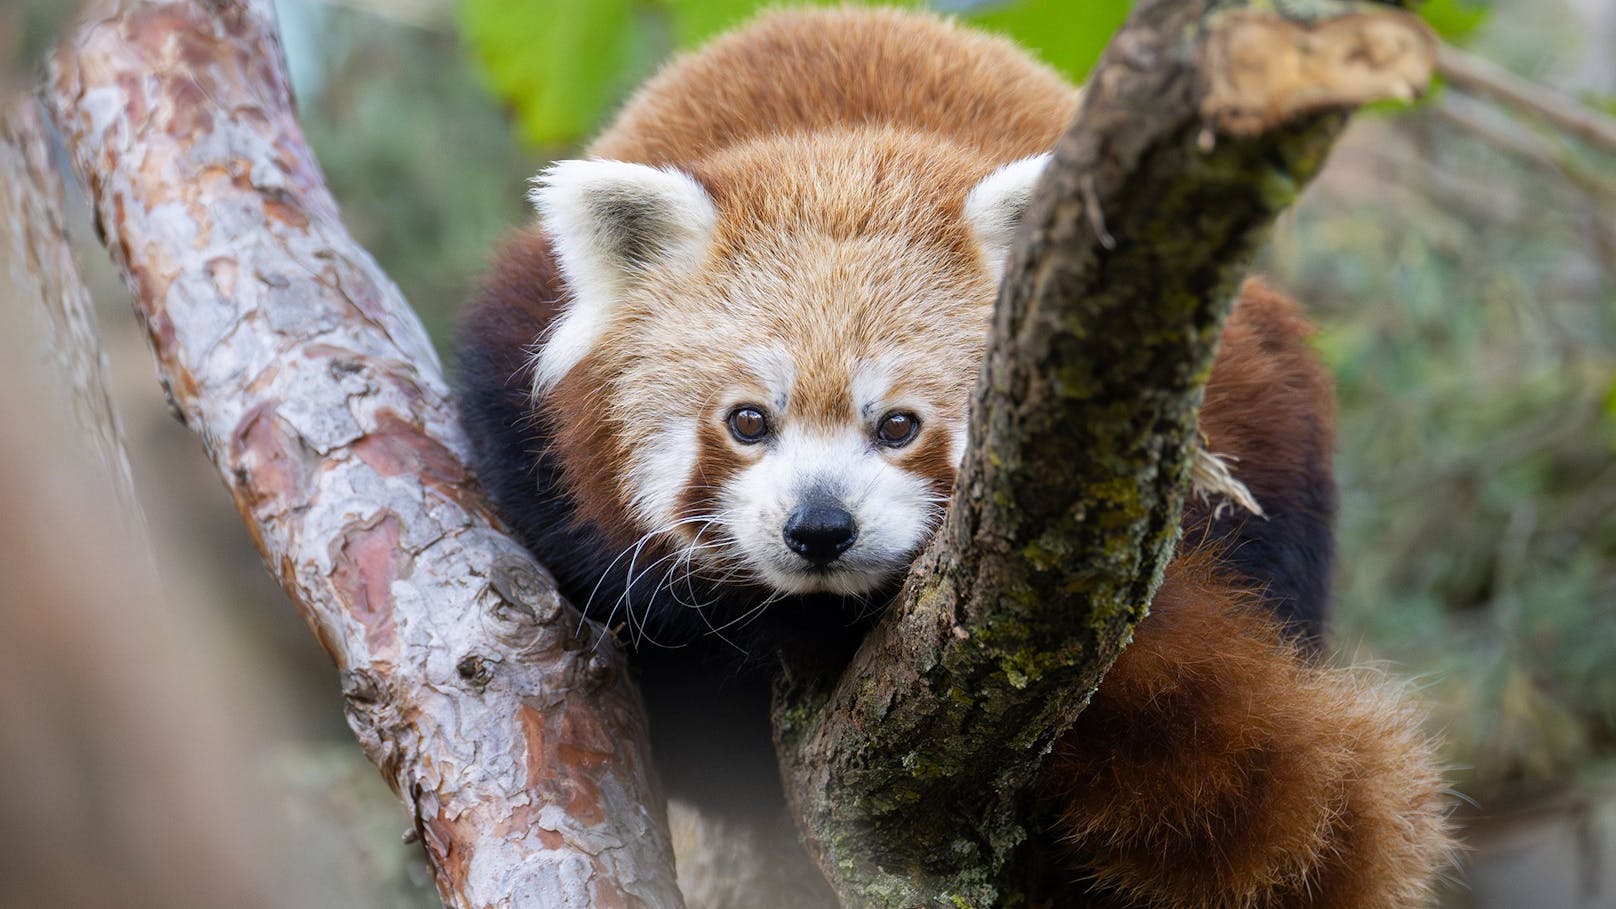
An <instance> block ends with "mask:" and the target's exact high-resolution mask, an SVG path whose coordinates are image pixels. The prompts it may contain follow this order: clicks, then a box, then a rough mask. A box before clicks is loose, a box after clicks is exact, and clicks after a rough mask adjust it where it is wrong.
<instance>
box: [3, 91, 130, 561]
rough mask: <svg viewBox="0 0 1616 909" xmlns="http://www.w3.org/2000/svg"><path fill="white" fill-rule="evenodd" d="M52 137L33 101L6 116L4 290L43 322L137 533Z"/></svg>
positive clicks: (19, 101) (17, 104)
mask: <svg viewBox="0 0 1616 909" xmlns="http://www.w3.org/2000/svg"><path fill="white" fill-rule="evenodd" d="M47 135H48V132H47V129H46V124H45V120H44V117H43V116H42V113H41V111H40V108H39V104H38V102H37V101H35V100H34V99H33V98H31V97H19V98H15V99H13V100H12V102H11V104H10V106H9V107H6V108H5V109H3V110H0V257H3V260H4V264H5V270H6V274H5V276H4V277H5V285H4V286H5V287H6V288H7V289H8V291H9V292H10V293H11V294H12V295H13V300H14V301H15V302H16V303H18V304H19V305H22V304H23V303H25V302H32V301H38V302H39V303H40V304H41V305H40V306H38V307H37V308H36V307H30V312H37V313H39V314H41V315H43V316H44V323H45V334H46V338H45V340H46V346H47V351H48V354H49V355H50V356H51V357H53V358H54V359H55V361H56V367H57V369H56V374H57V375H58V376H61V377H62V378H64V379H66V380H67V390H68V395H67V397H68V399H69V403H70V406H71V407H72V408H73V416H74V418H75V420H76V421H77V423H78V426H79V428H80V429H81V430H83V432H84V434H85V437H86V439H87V441H88V443H89V447H90V449H91V450H93V451H94V452H95V455H96V457H97V458H99V459H100V461H101V464H102V466H104V467H105V468H106V470H107V474H108V476H109V477H110V478H111V480H112V486H113V489H114V490H115V492H116V493H117V495H118V497H119V498H120V499H121V500H122V504H123V506H124V507H123V514H124V515H125V516H126V517H128V518H129V519H130V521H131V522H132V523H133V524H134V525H135V526H134V527H132V528H131V529H134V530H137V531H138V530H139V529H140V528H139V525H140V523H141V520H140V517H139V514H140V512H139V507H138V505H137V504H136V502H135V495H134V480H133V479H132V478H131V474H130V471H129V457H128V455H127V454H126V452H125V449H124V443H123V431H122V429H121V427H120V426H119V424H118V414H117V411H116V410H115V409H114V408H113V406H112V399H111V397H110V396H109V395H108V392H107V380H106V373H107V365H106V356H105V355H104V353H103V352H102V350H101V342H100V338H99V337H98V335H97V332H96V327H95V312H94V308H93V304H92V303H91V301H90V291H89V289H88V288H86V287H85V286H84V279H83V278H82V277H81V276H80V275H79V269H78V264H77V263H75V262H74V261H73V251H72V247H71V246H70V245H69V243H68V240H67V229H66V227H65V225H64V224H63V221H62V210H63V203H62V182H61V180H60V179H59V178H58V176H57V174H56V172H55V170H54V169H53V168H52V167H51V162H50V149H49V146H48V143H47V139H46V137H47Z"/></svg>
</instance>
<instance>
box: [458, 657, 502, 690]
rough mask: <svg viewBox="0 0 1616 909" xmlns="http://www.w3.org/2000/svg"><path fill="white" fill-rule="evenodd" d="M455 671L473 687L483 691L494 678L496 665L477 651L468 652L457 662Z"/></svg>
mask: <svg viewBox="0 0 1616 909" xmlns="http://www.w3.org/2000/svg"><path fill="white" fill-rule="evenodd" d="M455 672H456V673H458V674H459V676H460V678H462V679H464V680H465V681H466V683H467V684H469V685H470V686H471V687H473V688H475V689H477V690H478V691H481V690H482V689H484V688H487V687H488V684H489V683H490V682H492V681H493V680H494V667H493V666H492V665H490V664H489V662H488V661H487V660H485V659H483V658H482V657H481V656H478V655H477V654H475V653H468V654H466V655H465V656H463V657H461V658H460V662H458V663H456V664H455Z"/></svg>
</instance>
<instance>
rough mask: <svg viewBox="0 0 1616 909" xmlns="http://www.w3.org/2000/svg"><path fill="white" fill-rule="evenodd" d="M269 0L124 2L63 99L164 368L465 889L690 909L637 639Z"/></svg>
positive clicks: (389, 773) (361, 719)
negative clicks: (351, 171) (357, 172)
mask: <svg viewBox="0 0 1616 909" xmlns="http://www.w3.org/2000/svg"><path fill="white" fill-rule="evenodd" d="M273 23H274V10H273V8H272V6H271V5H270V3H269V2H268V0H209V2H132V0H131V2H124V3H120V4H116V5H103V6H101V7H98V8H97V9H96V10H94V11H93V12H92V13H91V14H90V19H89V21H88V24H87V25H86V27H85V28H84V30H83V31H81V32H80V33H79V34H78V35H77V36H76V37H75V38H74V39H73V40H72V41H71V42H70V44H68V45H67V46H65V47H64V48H63V49H62V50H61V51H60V52H59V54H58V55H57V57H56V58H55V60H54V62H53V65H52V71H51V77H50V80H51V81H50V84H49V86H48V95H49V99H50V102H51V104H52V106H53V108H54V113H55V115H56V118H57V122H58V124H59V125H60V127H61V128H62V130H63V132H64V134H65V135H66V137H67V140H68V143H69V145H70V147H71V149H72V151H73V153H74V156H75V159H76V162H77V164H78V167H79V169H80V170H81V172H82V173H83V175H84V177H85V179H86V182H87V183H88V184H89V186H90V189H91V192H92V195H93V198H94V201H95V205H96V214H97V221H98V224H99V227H100V229H101V231H102V232H103V234H104V236H105V239H106V242H107V245H108V247H109V248H110V249H111V251H112V254H113V258H114V260H115V262H116V263H117V265H118V266H119V268H120V269H121V270H122V271H123V273H124V275H125V277H126V279H127V281H128V284H129V286H130V288H131V290H132V291H133V293H134V297H135V304H136V310H137V312H138V313H139V315H140V317H141V318H142V320H143V322H144V324H145V326H146V327H147V330H148V333H149V337H150V340H151V343H152V346H153V349H154V351H155V353H156V356H157V359H158V363H159V366H160V371H161V374H162V377H163V381H164V383H165V384H166V386H167V388H168V390H169V393H170V394H171V396H172V398H173V400H174V402H175V404H176V407H177V409H178V412H179V413H180V414H181V415H182V417H183V419H184V420H185V422H186V423H187V425H189V426H190V427H191V428H192V429H194V430H195V431H196V432H197V433H198V434H199V435H200V436H201V437H202V440H203V442H204V444H205V445H206V447H207V450H208V453H209V455H210V456H211V457H212V459H213V461H214V463H215V464H216V465H217V466H218V468H219V472H220V475H221V476H222V477H223V478H224V481H225V483H226V485H227V486H228V487H229V488H230V491H231V493H232V494H233V495H234V496H235V499H236V502H237V505H238V507H239V508H240V510H241V513H242V516H243V517H244V518H245V519H246V521H247V523H248V526H249V527H250V528H251V530H252V533H253V535H254V538H255V539H256V540H257V542H258V545H259V547H260V549H261V551H262V552H263V555H264V558H265V560H266V562H267V563H268V564H269V567H270V568H271V570H272V571H273V572H274V573H275V574H276V576H277V577H278V578H279V579H280V581H281V583H282V584H283V586H284V587H285V588H286V590H287V591H288V592H289V593H290V594H291V596H292V598H293V600H294V601H295V602H296V603H297V605H298V608H299V609H300V610H301V611H302V614H303V615H304V617H305V618H306V619H307V620H308V622H309V624H310V626H311V627H312V628H313V630H314V632H315V633H316V635H318V637H319V639H320V642H321V643H322V645H324V647H325V648H326V650H327V651H329V652H330V654H331V656H332V659H333V660H334V661H335V662H336V664H337V666H338V668H339V669H340V671H341V678H342V688H343V694H344V696H345V698H346V701H347V708H348V716H349V720H350V724H351V725H352V727H353V729H354V732H355V733H356V735H357V736H358V737H359V739H360V741H361V743H362V744H363V745H364V747H365V750H366V752H367V754H368V755H369V756H370V758H371V760H373V761H374V762H375V763H376V765H377V766H378V767H380V768H381V770H382V772H383V774H384V775H385V777H386V778H387V780H388V781H389V782H390V783H391V784H392V786H393V787H394V789H395V791H397V792H398V794H399V795H400V797H401V798H403V799H404V800H405V802H406V803H407V805H408V806H409V807H410V810H411V811H412V812H413V814H414V818H415V823H416V827H417V831H418V832H419V834H420V837H421V840H422V842H423V843H424V845H425V848H426V851H427V853H428V856H429V858H430V861H431V864H432V868H433V870H434V873H435V875H436V877H437V882H438V887H439V891H440V893H441V895H442V897H443V899H444V902H445V903H446V904H449V905H453V906H465V907H473V906H475V907H484V906H547V907H548V906H576V907H642V906H643V907H654V909H664V907H676V906H678V905H680V899H679V895H678V893H677V890H676V888H675V886H674V884H673V880H674V878H673V869H672V860H671V852H670V850H669V847H668V839H667V825H666V822H665V819H664V817H663V810H662V807H661V800H660V798H659V796H658V794H657V793H656V791H655V786H654V777H653V774H652V772H651V769H650V766H649V763H648V759H647V746H646V740H645V735H644V728H645V727H644V719H643V716H642V710H641V707H640V705H639V702H638V697H637V695H636V693H635V692H634V690H633V687H632V685H631V684H630V682H629V680H628V678H627V676H626V674H625V673H624V671H623V665H624V664H623V660H622V655H621V654H620V653H619V651H618V650H617V648H616V647H615V645H614V644H613V643H612V642H611V641H610V640H609V639H603V637H602V636H601V635H600V634H599V633H598V632H597V631H596V629H594V628H593V626H590V625H588V624H584V623H582V622H581V620H580V617H579V615H578V614H577V613H576V612H575V611H574V610H573V609H572V608H571V607H570V606H568V605H567V604H565V603H563V602H562V601H561V600H560V599H559V598H558V597H557V595H556V593H555V592H554V588H553V586H552V584H551V582H550V579H549V577H548V576H547V575H546V573H545V572H544V570H543V569H542V568H540V567H539V566H538V565H536V564H535V563H534V562H533V560H532V558H531V556H529V555H528V554H527V553H526V552H525V551H524V550H523V549H522V547H521V546H520V545H519V544H517V543H516V542H514V541H513V540H511V539H510V538H509V537H507V536H506V535H505V534H504V533H502V532H501V530H500V529H499V527H498V526H497V525H496V523H495V521H494V519H493V518H492V516H491V515H490V514H489V512H488V510H487V507H486V505H485V504H484V502H483V500H482V498H481V496H480V494H479V493H478V492H477V490H476V486H475V483H474V482H473V481H472V479H471V477H470V476H469V474H468V473H467V470H466V467H465V459H466V446H465V442H464V440H463V438H462V436H461V433H460V430H459V428H458V426H457V424H456V421H455V418H454V413H453V410H452V407H451V404H450V398H449V392H448V389H447V387H446V386H445V383H444V381H443V378H442V376H441V374H440V369H439V366H438V361H437V357H436V354H435V353H434V352H433V350H432V347H431V345H430V343H429V342H428V340H427V337H426V335H425V334H424V332H423V331H422V330H421V327H420V325H419V324H418V323H417V321H416V320H415V317H414V315H413V314H412V313H411V311H410V310H409V308H408V306H407V305H406V304H405V303H404V301H403V300H402V299H401V298H400V296H399V294H398V291H397V289H396V288H395V287H394V286H393V285H392V284H391V283H390V282H389V281H388V280H387V278H386V277H385V276H384V275H383V274H382V273H381V271H380V270H379V269H378V268H377V267H376V265H375V263H374V262H373V261H372V260H371V259H370V257H369V256H368V255H366V254H365V252H364V251H363V250H362V249H360V248H359V247H358V246H357V245H356V244H355V243H354V242H353V240H352V239H351V238H350V237H349V236H348V234H347V233H346V231H345V230H344V229H343V227H342V225H341V223H340V221H339V219H338V217H337V210H336V205H335V203H334V201H333V200H332V198H331V196H330V194H329V192H328V191H327V190H326V189H325V187H324V185H323V183H322V181H321V178H320V175H319V171H318V169H317V167H316V164H315V162H314V160H313V157H312V156H311V154H310V152H309V150H308V148H307V145H306V143H305V141H304V139H303V136H302V134H301V132H300V131H299V129H298V127H297V124H296V122H295V119H294V116H293V105H292V99H291V94H290V90H289V88H288V85H287V81H286V75H285V72H284V68H283V66H282V63H281V54H280V49H279V45H278V41H277V38H276V35H275V32H274V28H273Z"/></svg>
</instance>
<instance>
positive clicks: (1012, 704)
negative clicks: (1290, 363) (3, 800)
mask: <svg viewBox="0 0 1616 909" xmlns="http://www.w3.org/2000/svg"><path fill="white" fill-rule="evenodd" d="M1240 6H1241V4H1234V3H1210V2H1184V0H1146V2H1142V3H1140V4H1138V5H1137V6H1136V8H1135V11H1134V13H1133V16H1132V18H1131V19H1130V20H1129V22H1128V24H1127V25H1126V26H1125V27H1124V29H1123V30H1122V31H1121V32H1120V33H1119V34H1118V35H1117V36H1116V37H1115V38H1114V39H1113V40H1112V42H1111V45H1110V48H1109V49H1108V50H1107V52H1106V54H1105V57H1104V58H1103V59H1102V61H1101V63H1100V65H1099V67H1098V69H1097V70H1096V71H1095V74H1094V76H1093V78H1092V80H1091V81H1090V84H1089V88H1088V90H1087V92H1086V97H1085V100H1084V104H1083V107H1082V109H1081V111H1080V113H1079V115H1078V119H1077V122H1076V123H1075V124H1074V125H1073V127H1072V129H1071V130H1070V132H1068V134H1067V135H1066V137H1065V138H1064V139H1063V140H1062V142H1061V143H1060V145H1059V147H1058V148H1057V150H1056V163H1055V165H1054V166H1052V167H1051V168H1050V170H1049V172H1048V174H1047V175H1046V176H1045V178H1044V182H1043V185H1042V186H1041V188H1040V189H1039V190H1038V192H1037V193H1036V194H1035V201H1034V203H1033V205H1032V208H1031V210H1030V211H1029V213H1028V215H1027V219H1026V221H1027V223H1026V224H1025V225H1024V226H1023V228H1022V231H1023V233H1022V236H1021V239H1020V241H1019V243H1018V249H1017V252H1016V253H1015V254H1014V256H1013V258H1012V262H1011V265H1010V268H1009V270H1008V273H1007V279H1006V281H1005V284H1004V287H1003V290H1002V292H1001V296H1000V299H999V304H998V309H997V314H996V319H995V323H994V329H993V337H992V339H991V341H990V346H989V350H988V355H987V360H986V362H985V364H984V367H983V371H982V379H981V383H980V385H979V388H978V391H977V400H976V408H975V415H974V416H973V420H972V431H971V445H970V448H969V454H968V455H967V456H966V463H965V469H964V472H963V474H962V478H961V482H960V487H959V489H958V490H957V492H956V496H955V499H954V502H953V506H952V509H951V512H950V514H949V516H948V519H947V520H946V522H945V524H944V526H943V529H942V530H941V531H940V532H939V534H938V536H937V539H936V540H935V541H934V544H933V545H932V547H931V548H930V550H929V551H928V552H927V553H926V554H925V555H924V556H923V557H922V559H921V560H920V562H919V563H918V564H917V566H916V568H915V570H914V571H913V572H912V573H911V575H910V578H909V583H908V585H907V587H906V588H905V593H904V595H903V596H902V597H901V599H900V602H899V603H898V604H897V605H896V606H895V607H894V608H893V609H892V611H891V612H890V613H889V614H888V615H887V616H886V618H885V619H884V620H883V621H882V623H881V624H880V625H879V626H878V627H877V628H876V630H875V631H874V632H873V633H872V634H871V635H870V636H869V638H868V639H867V640H866V641H865V643H864V646H863V648H862V649H861V650H860V652H859V653H858V655H857V656H856V658H855V659H854V661H853V663H852V665H851V666H850V667H848V668H847V670H846V671H845V672H843V673H842V674H841V675H840V677H839V678H837V679H824V678H819V677H815V676H812V675H807V674H803V673H801V672H799V674H798V675H797V676H796V677H795V678H793V679H792V680H791V684H790V686H789V687H788V688H787V689H786V690H785V691H784V692H783V693H782V695H781V697H780V699H779V700H778V702H777V706H776V716H775V720H776V730H777V737H778V739H779V742H780V747H781V756H782V762H783V764H784V766H785V770H786V776H787V788H788V790H789V791H790V792H791V793H792V796H793V799H794V809H795V812H796V815H797V819H798V824H799V827H800V829H802V830H803V831H805V832H806V834H807V836H808V838H809V839H810V845H811V846H812V848H813V850H814V851H815V853H816V857H817V859H818V862H819V865H820V867H821V869H822V870H824V872H825V873H826V875H827V877H829V878H830V879H831V881H832V882H833V884H834V885H835V886H836V888H837V890H838V892H839V893H840V895H841V898H842V900H843V902H844V903H845V904H848V905H857V906H883V907H909V906H921V905H923V906H934V905H941V906H956V905H971V906H985V905H993V904H996V902H997V901H998V900H999V899H1001V898H1003V897H1004V896H1005V895H1006V894H1010V893H1015V892H1019V890H1020V889H1021V888H1020V886H1019V882H1018V880H1017V878H1018V875H1019V873H1020V871H1021V869H1018V868H1017V866H1016V861H1017V848H1018V846H1020V845H1021V844H1022V842H1023V841H1024V840H1025V839H1026V837H1027V835H1028V829H1027V828H1028V824H1029V814H1028V811H1027V807H1026V800H1027V797H1028V789H1029V785H1030V783H1031V782H1032V780H1033V778H1034V776H1035V774H1036V773H1037V771H1038V769H1039V767H1040V766H1041V763H1042V759H1043V757H1044V756H1045V754H1046V753H1047V752H1048V751H1049V749H1050V747H1051V744H1052V743H1053V741H1054V739H1055V737H1056V736H1057V735H1058V734H1059V733H1060V732H1062V731H1063V730H1065V729H1066V728H1067V727H1068V726H1069V725H1070V724H1071V722H1072V720H1073V719H1074V718H1075V717H1076V716H1077V714H1078V712H1079V711H1080V710H1081V709H1082V707H1083V705H1084V704H1085V703H1086V701H1087V698H1088V695H1089V693H1090V692H1092V691H1093V689H1094V687H1095V686H1096V685H1097V684H1098V683H1099V681H1100V679H1101V677H1102V675H1103V674H1104V672H1105V670H1106V669H1107V668H1108V667H1109V666H1110V664H1111V662H1112V661H1113V660H1114V659H1115V657H1116V655H1117V653H1118V652H1119V650H1120V648H1121V647H1122V646H1123V644H1124V643H1125V642H1126V641H1127V639H1128V637H1129V635H1130V633H1131V629H1132V627H1133V625H1134V624H1135V623H1136V622H1137V621H1138V620H1139V619H1140V618H1141V617H1142V615H1143V612H1144V609H1145V606H1146V604H1147V603H1148V602H1149V600H1150V597H1151V595H1152V592H1153V590H1154V587H1155V584H1156V583H1157V582H1158V580H1159V578H1160V575H1161V571H1162V569H1163V567H1164V566H1165V565H1166V562H1167V560H1168V558H1169V557H1170V555H1171V553H1172V550H1173V545H1174V542H1175V539H1176V535H1177V532H1178V523H1179V515H1180V510H1181V505H1182V497H1183V494H1184V490H1185V487H1186V485H1187V484H1186V480H1187V476H1188V471H1189V468H1190V465H1191V460H1192V457H1191V456H1192V452H1193V449H1194V444H1193V443H1194V435H1195V429H1196V411H1197V408H1198V406H1199V403H1200V395H1201V389H1202V386H1203V384H1204V382H1205V380H1206V376H1207V373H1208V370H1209V369H1210V364H1211V362H1212V357H1213V354H1214V348H1215V344H1216V341H1217V338H1218V336H1219V331H1220V328H1221V325H1222V322H1223V319H1224V317H1225V316H1226V315H1227V313H1228V310H1229V308H1230V305H1231V303H1232V300H1233V297H1234V290H1235V285H1236V282H1237V281H1238V279H1239V278H1240V276H1241V275H1242V274H1243V273H1244V271H1245V269H1246V267H1247V265H1248V263H1249V260H1250V256H1251V254H1252V253H1253V251H1254V250H1255V249H1256V247H1257V245H1258V244H1259V242H1260V241H1261V240H1262V238H1263V237H1264V235H1265V232H1266V228H1267V227H1268V225H1269V224H1270V222H1271V221H1272V219H1273V218H1274V217H1275V216H1276V215H1277V214H1278V213H1279V211H1280V210H1281V209H1283V208H1284V207H1285V206H1286V205H1288V204H1289V203H1290V202H1291V201H1292V200H1293V199H1294V198H1295V197H1296V195H1297V193H1298V192H1299V191H1300V189H1301V188H1302V186H1303V185H1304V184H1305V183H1306V181H1307V180H1308V179H1309V178H1310V177H1311V176H1312V175H1313V174H1314V173H1315V172H1316V171H1317V170H1318V168H1319V167H1320V165H1321V164H1322V162H1323V160H1324V158H1325V156H1326V154H1327V152H1328V150H1329V147H1330V143H1331V141H1332V140H1333V138H1334V136H1335V134H1336V133H1337V131H1338V130H1339V127H1340V125H1341V124H1342V123H1343V122H1344V118H1343V117H1342V116H1341V115H1339V114H1335V113H1323V114H1319V113H1317V112H1320V111H1330V110H1338V109H1340V108H1343V107H1345V106H1349V105H1352V104H1356V103H1361V102H1364V101H1368V100H1372V99H1375V98H1384V97H1407V96H1410V95H1412V94H1413V93H1414V92H1416V91H1417V90H1418V89H1420V88H1421V87H1423V85H1424V84H1425V82H1426V81H1427V80H1428V79H1429V75H1430V70H1431V67H1432V65H1433V57H1434V46H1433V42H1432V39H1431V38H1430V36H1429V34H1428V33H1427V32H1426V31H1425V30H1424V28H1423V26H1421V25H1419V23H1418V22H1417V20H1415V19H1413V17H1411V16H1408V15H1407V14H1404V13H1400V12H1397V11H1395V10H1390V9H1386V10H1373V9H1367V8H1365V7H1361V6H1360V7H1349V8H1347V9H1348V11H1347V12H1345V13H1344V14H1341V15H1337V16H1334V17H1331V18H1325V19H1322V20H1320V21H1317V22H1313V23H1301V22H1296V21H1292V20H1288V19H1286V18H1283V17H1282V16H1281V15H1280V14H1279V13H1277V12H1274V11H1273V10H1272V9H1271V8H1270V7H1268V6H1267V5H1266V4H1264V5H1259V4H1252V8H1251V9H1241V8H1239V7H1240ZM1259 6H1261V9H1262V11H1259V9H1258V7H1259ZM1220 133H1222V135H1220Z"/></svg>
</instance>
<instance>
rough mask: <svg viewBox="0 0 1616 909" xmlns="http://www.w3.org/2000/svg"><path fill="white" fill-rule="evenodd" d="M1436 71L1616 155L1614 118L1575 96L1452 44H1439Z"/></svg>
mask: <svg viewBox="0 0 1616 909" xmlns="http://www.w3.org/2000/svg"><path fill="white" fill-rule="evenodd" d="M1437 71H1438V72H1439V73H1441V75H1442V78H1443V79H1445V80H1447V81H1448V83H1449V84H1451V85H1452V86H1453V87H1455V88H1458V89H1461V90H1463V91H1465V92H1467V93H1470V94H1475V95H1485V96H1486V97H1489V98H1492V99H1493V100H1494V101H1497V102H1498V103H1500V104H1502V105H1504V106H1505V107H1509V108H1511V109H1513V110H1514V111H1515V112H1516V113H1521V114H1525V115H1527V116H1529V117H1537V118H1538V119H1541V120H1544V121H1546V122H1547V123H1549V124H1550V125H1552V126H1553V127H1554V128H1555V129H1558V130H1560V131H1561V132H1563V133H1565V134H1567V135H1569V136H1573V137H1575V138H1577V139H1579V140H1581V141H1583V142H1586V143H1587V144H1588V145H1590V146H1592V147H1594V148H1596V149H1598V150H1599V151H1602V152H1604V153H1606V154H1612V155H1616V120H1613V119H1611V118H1610V117H1607V116H1605V115H1603V114H1601V113H1599V112H1598V111H1596V110H1594V109H1593V108H1590V107H1588V106H1587V105H1585V104H1579V103H1578V102H1577V100H1576V99H1574V98H1568V97H1566V96H1565V95H1563V94H1561V93H1559V92H1557V91H1555V90H1554V89H1552V88H1548V87H1546V86H1543V85H1539V84H1537V83H1536V82H1532V81H1530V80H1527V79H1522V78H1521V77H1520V76H1517V75H1515V74H1514V73H1512V72H1510V71H1509V70H1507V69H1504V68H1503V67H1501V66H1499V65H1498V64H1496V63H1493V62H1492V61H1490V60H1484V59H1482V58H1481V57H1477V56H1476V55H1474V54H1470V53H1466V52H1465V51H1462V50H1460V49H1458V48H1456V47H1454V46H1453V45H1451V44H1444V45H1442V47H1441V49H1440V51H1439V52H1438V54H1437Z"/></svg>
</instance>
